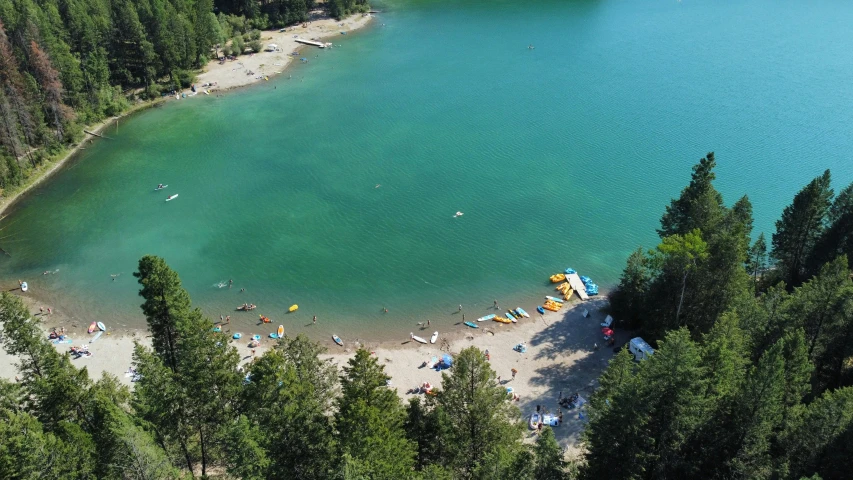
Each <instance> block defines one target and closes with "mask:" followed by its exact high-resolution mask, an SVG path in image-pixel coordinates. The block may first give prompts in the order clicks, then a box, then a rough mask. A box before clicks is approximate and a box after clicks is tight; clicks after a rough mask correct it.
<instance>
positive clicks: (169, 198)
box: [166, 193, 178, 202]
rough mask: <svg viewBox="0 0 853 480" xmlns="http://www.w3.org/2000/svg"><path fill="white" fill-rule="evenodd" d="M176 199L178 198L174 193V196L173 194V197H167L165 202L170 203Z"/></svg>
mask: <svg viewBox="0 0 853 480" xmlns="http://www.w3.org/2000/svg"><path fill="white" fill-rule="evenodd" d="M176 198H178V194H177V193H176V194H174V195H169V197H168V198H167V199H166V201H167V202H171V201H172V200H174V199H176Z"/></svg>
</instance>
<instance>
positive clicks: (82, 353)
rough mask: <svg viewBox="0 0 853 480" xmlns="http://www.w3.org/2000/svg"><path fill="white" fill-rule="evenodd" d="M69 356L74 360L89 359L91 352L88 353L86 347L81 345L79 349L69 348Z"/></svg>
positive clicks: (87, 347)
mask: <svg viewBox="0 0 853 480" xmlns="http://www.w3.org/2000/svg"><path fill="white" fill-rule="evenodd" d="M68 350H69V352H70V353H71V355H73V356H74V358H75V359H77V358H80V357H91V356H92V352H90V351H89V346H88V345H83V346H80V347H71V348H69V349H68Z"/></svg>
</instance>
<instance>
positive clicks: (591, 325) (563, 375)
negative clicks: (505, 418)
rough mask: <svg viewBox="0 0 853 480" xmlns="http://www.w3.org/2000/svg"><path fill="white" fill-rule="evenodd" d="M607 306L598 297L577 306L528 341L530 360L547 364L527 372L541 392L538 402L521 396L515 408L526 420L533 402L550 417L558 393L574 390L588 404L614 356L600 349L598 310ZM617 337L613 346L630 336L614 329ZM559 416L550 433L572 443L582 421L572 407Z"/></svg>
mask: <svg viewBox="0 0 853 480" xmlns="http://www.w3.org/2000/svg"><path fill="white" fill-rule="evenodd" d="M606 306H607V300H606V299H603V298H600V299H594V300H590V301H588V302H584V303H581V304H577V305H575V306H573V307H572V308H570V309H568V310H567V311H565V312H563V313H562V314H561V316H560V317H559V318H558V319H556V320H554V321H551V322H549V324H548V326H547V327H545V328H544V329H542V330H541V331H539V332H538V333H536V334H535V335H534V336H533V338H531V340H530V342H529V344H528V346H529V347H533V348H534V349H535V350H536V353H535V355H534V357H533V358H534V360H546V359H547V360H548V361H547V362H544V361H543V362H541V363H538V364H537V365H541V366H538V367H537V368H536V369H535V370H534V371H533V372H531V373H532V375H531V377H530V383H531V384H533V385H535V386H537V387H542V388H543V389H544V391H543V393H542V394H541V395H537V398H527V399H525V398H524V397H522V400H521V401H520V402H519V405H518V406H519V408H520V409H521V411H522V413H523V414H524V415H525V418H526V417H527V416H529V415H530V413H532V412H535V411H536V405H537V404H538V405H542V406H543V407H544V408H545V409H546V410H547V411H548V412H549V413H557V411H558V403H557V401H558V399H559V397H560V395H561V393H562V396H563V397H569V396H571V395H572V394H573V393H576V392H577V393H578V394H580V395H581V396H582V397H584V398H586V399H587V400H588V399H589V397H590V395H592V393H593V392H594V391H595V389H596V388H597V386H598V377H599V376H600V375H601V372H603V371H604V369H605V368H606V367H607V363H608V362H609V361H610V359H611V358H613V349H612V348H610V347H607V346H605V343H604V336H603V334H602V333H601V322H603V321H604V318H605V317H606V314H604V313H602V311H601V310H602V308H604V307H606ZM585 309H586V310H589V317H587V318H584V316H583V311H584V310H585ZM552 318H554V317H552ZM537 321H541V320H537ZM616 335H617V338H616V345H621V344H622V343H624V341H626V340H623V339H622V338H621V337H623V336H624V337H630V333H629V332H620V331H619V330H618V329H617V331H616ZM596 344H598V349H596V348H595V345H596ZM543 399H547V400H543ZM543 401H544V403H543ZM562 412H563V424H562V425H560V426H559V427H555V428H554V434H555V435H556V436H557V439H558V441H559V442H560V444H561V445H566V444H567V443H570V442H572V443H574V442H577V440H578V439H579V436H580V433H581V432H582V431H583V428H584V422H585V421H584V420H582V419H579V418H578V412H579V411H578V409H577V408H575V409H571V410H566V409H562Z"/></svg>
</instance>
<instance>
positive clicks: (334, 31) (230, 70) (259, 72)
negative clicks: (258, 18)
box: [196, 11, 373, 92]
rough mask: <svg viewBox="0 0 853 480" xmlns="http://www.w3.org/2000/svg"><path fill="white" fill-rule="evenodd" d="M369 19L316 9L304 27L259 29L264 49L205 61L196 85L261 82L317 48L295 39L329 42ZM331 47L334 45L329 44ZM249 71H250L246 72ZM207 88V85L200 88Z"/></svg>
mask: <svg viewBox="0 0 853 480" xmlns="http://www.w3.org/2000/svg"><path fill="white" fill-rule="evenodd" d="M372 18H373V16H372V15H370V14H357V15H352V16H350V17H349V18H346V19H344V20H341V21H337V20H335V19H334V18H329V17H327V16H324V15H322V14H321V13H320V12H319V11H318V12H312V16H311V20H310V21H309V22H308V26H307V27H303V26H302V25H295V26H291V27H287V28H285V29H281V30H267V31H264V32H261V43H262V44H263V46H264V51H262V52H259V53H256V54H251V55H241V56H239V57H237V59H236V60H230V61H226V62H225V63H221V64H220V63H219V61H216V60H213V61H211V62H209V63H208V64H207V66H206V67H205V68H204V70H203V71H202V72H201V73H200V74H199V75H198V76H197V78H196V85H205V84H207V85H209V84H214V85H215V86H214V87H211V88H210V89H209V90H210V91H211V92H213V91H217V90H229V89H232V88H237V87H244V86H246V85H251V84H254V83H257V82H263V81H264V77H269V76H272V75H275V74H278V73H281V72H282V71H283V70H284V69H285V67H287V65H288V64H290V62H292V61H295V60H298V59H299V58H300V57H301V56H305V57H307V58H308V61H310V59H311V58H314V55H316V53H311V54H309V53H308V52H309V51H310V52H313V51H314V50H320V49H319V48H318V47H314V46H309V45H303V44H301V43H299V42H297V41H296V39H297V38H300V39H304V40H319V39H324V40H323V43H333V44H334V40H336V38H335V37H341V36H343V34H342V32H347V33H349V32H352V31H354V30H357V29H359V28H362V27H364V26H365V25H367V24H368V22H370V20H371V19H372ZM270 44H275V45H277V47H278V48H277V49H276V51H274V52H268V51H266V48H267V46H268V45H270ZM333 48H334V47H333ZM303 49H304V50H305V51H303V52H302V53H303V54H304V55H299V56H293V55H291V53H292V52H294V51H297V50H300V51H301V50H303ZM249 72H252V74H249ZM201 88H202V89H207V87H203V86H202V87H201Z"/></svg>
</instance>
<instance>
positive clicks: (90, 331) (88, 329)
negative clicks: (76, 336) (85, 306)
mask: <svg viewBox="0 0 853 480" xmlns="http://www.w3.org/2000/svg"><path fill="white" fill-rule="evenodd" d="M97 329H98V324H97V323H95V322H92V323H91V324H90V325H89V328H87V329H86V331H87V332H89V333H92V332H94V331H95V330H97Z"/></svg>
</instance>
